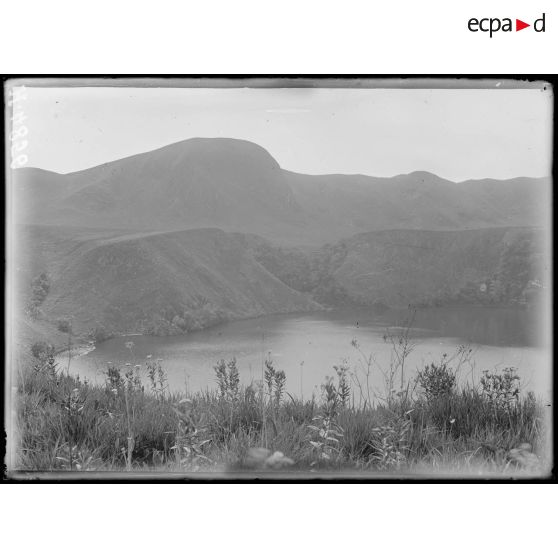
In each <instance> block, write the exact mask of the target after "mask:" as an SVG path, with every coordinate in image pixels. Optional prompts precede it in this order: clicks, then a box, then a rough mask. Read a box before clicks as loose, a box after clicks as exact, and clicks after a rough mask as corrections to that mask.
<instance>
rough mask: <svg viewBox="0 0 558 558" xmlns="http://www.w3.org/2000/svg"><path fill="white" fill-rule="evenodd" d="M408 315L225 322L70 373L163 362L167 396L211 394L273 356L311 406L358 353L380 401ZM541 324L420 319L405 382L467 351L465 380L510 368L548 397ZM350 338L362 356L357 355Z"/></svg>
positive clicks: (449, 313)
mask: <svg viewBox="0 0 558 558" xmlns="http://www.w3.org/2000/svg"><path fill="white" fill-rule="evenodd" d="M410 315H411V314H410V313H409V312H408V311H389V312H387V313H383V314H379V313H375V312H372V311H354V310H342V311H330V312H315V313H309V314H285V315H277V316H267V317H262V318H254V319H249V320H241V321H236V322H230V323H227V324H223V325H219V326H216V327H212V328H209V329H207V330H204V331H200V332H194V333H190V334H187V335H183V336H173V337H153V336H143V335H131V336H127V337H119V338H115V339H110V340H108V341H105V342H103V343H100V344H99V346H98V347H96V348H95V350H93V351H91V352H90V353H88V354H86V355H83V356H81V357H78V358H74V359H73V360H72V362H71V371H72V373H79V374H80V376H82V377H88V378H89V379H92V380H96V381H102V379H103V375H102V372H101V371H102V370H103V369H106V365H107V362H112V363H113V364H117V365H124V364H125V363H132V364H140V363H143V362H145V359H146V358H147V356H148V355H152V358H154V359H157V358H161V359H163V365H164V368H165V370H166V372H167V374H168V379H169V385H170V387H171V388H173V389H184V388H188V389H190V390H197V389H203V388H206V387H210V388H212V387H214V386H215V381H214V371H213V365H214V364H215V363H216V362H217V361H218V360H219V359H225V360H229V359H231V358H232V357H236V359H237V361H238V366H239V369H240V376H241V380H242V381H243V382H244V383H250V382H251V381H254V380H259V379H261V377H262V363H263V360H264V359H265V358H266V357H268V356H269V355H270V356H271V358H272V359H273V361H274V364H275V366H276V367H277V368H281V369H283V370H285V372H286V374H287V390H288V391H289V392H291V393H292V394H293V395H297V396H298V395H300V394H301V393H302V394H303V395H304V397H309V396H310V395H311V394H312V393H315V394H319V391H320V386H321V384H322V383H323V381H324V379H325V377H326V376H331V375H334V370H333V366H334V365H336V364H340V363H341V362H342V361H343V359H345V360H346V362H347V363H348V365H349V366H350V367H351V369H352V370H356V371H357V373H358V374H359V375H360V378H361V379H363V378H364V370H363V367H362V363H363V359H364V357H363V354H362V353H364V355H365V356H366V357H368V356H369V355H370V354H372V355H373V357H374V364H373V366H372V369H371V373H370V384H371V389H372V391H376V392H380V393H381V392H382V391H383V389H384V379H383V374H382V370H384V371H385V370H388V369H389V367H390V362H391V361H392V357H393V351H392V347H391V344H390V341H389V339H390V337H389V336H390V335H392V336H393V337H394V338H396V337H397V336H398V334H399V333H400V332H401V328H402V327H405V325H406V323H407V321H408V319H409V317H410ZM538 324H540V319H539V318H538V317H537V315H536V314H533V313H529V312H528V311H527V310H524V309H497V308H465V309H463V308H461V309H459V308H458V309H426V310H419V311H418V312H417V313H416V315H415V318H414V321H413V324H412V327H411V328H410V329H409V339H410V343H411V344H412V347H413V349H412V352H411V354H410V355H409V356H408V357H407V360H406V365H405V370H406V377H407V378H410V377H412V376H414V375H415V373H416V370H417V368H420V367H421V366H424V365H425V364H428V363H431V362H438V361H439V360H440V359H441V358H442V355H443V354H447V355H449V356H451V355H453V354H454V353H455V352H456V351H457V350H458V347H459V346H462V345H467V346H468V347H470V348H471V349H472V352H471V354H470V359H469V360H468V361H467V362H465V363H464V364H462V366H461V369H460V372H459V376H460V379H461V381H469V382H471V381H478V378H479V377H480V375H481V372H482V371H483V370H486V369H488V370H493V371H495V370H500V371H501V370H502V369H503V368H504V367H507V366H513V367H516V368H517V369H518V372H519V374H520V375H521V377H522V382H523V385H524V389H526V390H533V391H535V392H537V393H538V394H541V395H544V396H546V397H549V390H550V387H551V383H550V357H549V355H550V352H549V350H548V349H547V348H545V346H544V345H545V343H544V342H543V340H542V339H541V338H540V337H539V336H538V331H539V330H540V327H538ZM386 334H387V338H386V337H385V336H386ZM354 339H356V340H357V341H358V345H359V347H360V351H362V352H360V351H359V350H357V349H356V348H355V347H354V346H353V344H352V341H353V340H354ZM386 339H387V341H386ZM127 341H133V343H134V346H133V348H132V350H131V351H130V350H129V349H128V348H126V346H125V343H126V342H127ZM453 363H454V365H455V364H456V363H457V360H454V361H453ZM60 364H61V366H64V367H65V366H67V359H65V358H61V360H60ZM398 377H399V375H398Z"/></svg>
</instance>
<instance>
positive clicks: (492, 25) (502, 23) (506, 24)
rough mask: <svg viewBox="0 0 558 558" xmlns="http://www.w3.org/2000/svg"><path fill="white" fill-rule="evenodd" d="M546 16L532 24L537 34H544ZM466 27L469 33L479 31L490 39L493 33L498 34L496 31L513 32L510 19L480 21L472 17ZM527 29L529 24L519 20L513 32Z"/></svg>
mask: <svg viewBox="0 0 558 558" xmlns="http://www.w3.org/2000/svg"><path fill="white" fill-rule="evenodd" d="M545 18H546V14H543V15H542V16H541V17H540V18H539V19H536V20H535V21H534V22H533V26H532V27H533V29H534V31H535V32H537V33H544V32H545V25H546V21H545ZM467 27H468V28H469V31H472V32H473V33H477V32H478V31H481V32H483V33H490V35H489V36H490V38H492V35H493V34H494V33H498V31H503V32H504V33H506V32H511V31H514V28H513V23H512V18H509V17H505V18H503V19H500V18H498V17H485V18H482V19H477V18H476V17H472V18H471V19H470V20H469V22H468V24H467ZM527 27H531V24H530V23H525V22H524V21H522V20H520V19H516V20H515V31H521V30H522V29H527Z"/></svg>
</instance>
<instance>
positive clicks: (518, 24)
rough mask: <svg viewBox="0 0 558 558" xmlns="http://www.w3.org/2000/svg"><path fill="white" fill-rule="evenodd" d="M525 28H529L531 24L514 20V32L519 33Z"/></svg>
mask: <svg viewBox="0 0 558 558" xmlns="http://www.w3.org/2000/svg"><path fill="white" fill-rule="evenodd" d="M526 27H531V24H529V23H525V22H524V21H521V20H520V19H516V20H515V30H516V31H521V30H522V29H525V28H526Z"/></svg>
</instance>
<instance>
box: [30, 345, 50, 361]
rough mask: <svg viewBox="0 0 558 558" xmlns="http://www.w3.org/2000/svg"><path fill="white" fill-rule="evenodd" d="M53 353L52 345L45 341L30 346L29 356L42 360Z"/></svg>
mask: <svg viewBox="0 0 558 558" xmlns="http://www.w3.org/2000/svg"><path fill="white" fill-rule="evenodd" d="M52 351H53V347H52V345H50V344H49V343H47V342H46V341H37V342H36V343H33V345H31V354H32V355H33V356H34V357H35V358H43V357H46V356H48V355H49V354H51V353H52Z"/></svg>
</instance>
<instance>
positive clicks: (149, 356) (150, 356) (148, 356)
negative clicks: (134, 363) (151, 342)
mask: <svg viewBox="0 0 558 558" xmlns="http://www.w3.org/2000/svg"><path fill="white" fill-rule="evenodd" d="M145 358H153V355H147V356H146V357H145Z"/></svg>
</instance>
